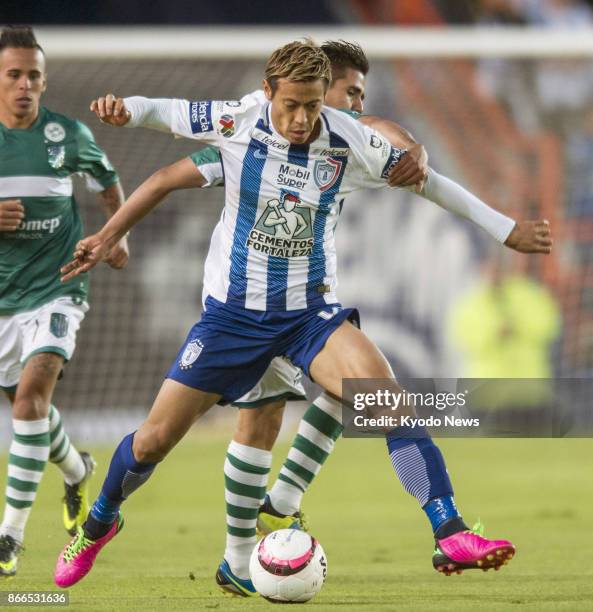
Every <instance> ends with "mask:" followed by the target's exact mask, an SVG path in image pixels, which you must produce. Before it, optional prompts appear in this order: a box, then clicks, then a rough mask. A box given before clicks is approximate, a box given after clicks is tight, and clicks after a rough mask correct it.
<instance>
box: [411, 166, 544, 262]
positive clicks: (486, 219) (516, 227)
mask: <svg viewBox="0 0 593 612" xmlns="http://www.w3.org/2000/svg"><path fill="white" fill-rule="evenodd" d="M420 195H421V196H422V197H424V198H426V199H427V200H430V201H432V202H434V203H435V204H438V205H439V206H440V207H441V208H444V209H445V210H448V211H449V212H452V213H455V214H457V215H459V216H460V217H464V218H466V219H469V220H470V221H472V222H473V223H475V224H476V225H478V226H479V227H481V228H482V229H483V230H485V231H486V232H488V234H490V236H492V237H493V238H494V239H495V240H497V241H498V242H502V243H504V244H505V245H506V246H508V247H509V248H511V249H514V250H515V251H519V252H520V253H550V252H551V250H552V238H551V231H550V224H549V223H548V222H547V221H545V220H544V221H515V220H514V219H511V218H510V217H507V216H506V215H503V214H502V213H500V212H498V211H497V210H495V209H494V208H492V207H490V206H488V204H486V203H485V202H483V201H482V200H480V198H478V197H476V196H475V195H474V194H473V193H470V192H469V191H467V190H466V189H464V188H463V187H462V186H461V185H459V184H458V183H456V182H455V181H452V180H451V179H450V178H447V177H446V176H443V175H441V174H438V172H435V171H434V170H433V169H432V168H431V169H430V171H429V173H428V177H427V180H426V183H425V186H424V188H423V190H422V192H421V194H420Z"/></svg>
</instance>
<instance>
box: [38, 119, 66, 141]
mask: <svg viewBox="0 0 593 612" xmlns="http://www.w3.org/2000/svg"><path fill="white" fill-rule="evenodd" d="M43 135H44V136H45V137H46V138H47V139H48V140H49V141H51V142H62V140H64V138H66V130H65V129H64V128H63V126H61V125H60V124H59V123H56V122H55V121H50V122H49V123H46V125H45V127H44V128H43Z"/></svg>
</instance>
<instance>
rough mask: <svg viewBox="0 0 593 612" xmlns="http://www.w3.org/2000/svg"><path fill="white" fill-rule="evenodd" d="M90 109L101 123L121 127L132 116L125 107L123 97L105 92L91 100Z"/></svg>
mask: <svg viewBox="0 0 593 612" xmlns="http://www.w3.org/2000/svg"><path fill="white" fill-rule="evenodd" d="M91 111H92V112H93V113H95V114H96V115H97V117H99V119H100V120H101V122H102V123H107V124H109V125H115V126H116V127H121V126H123V125H126V123H127V122H128V121H129V120H130V117H131V116H132V115H131V113H130V111H129V110H128V109H127V108H126V106H125V104H124V99H123V98H118V97H116V96H114V95H113V94H107V95H106V96H102V97H100V98H97V99H96V100H93V101H92V102H91Z"/></svg>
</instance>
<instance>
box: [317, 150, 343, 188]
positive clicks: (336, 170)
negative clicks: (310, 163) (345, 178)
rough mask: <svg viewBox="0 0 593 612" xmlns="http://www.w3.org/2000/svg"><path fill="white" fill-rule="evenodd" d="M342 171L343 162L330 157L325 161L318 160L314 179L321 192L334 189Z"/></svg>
mask: <svg viewBox="0 0 593 612" xmlns="http://www.w3.org/2000/svg"><path fill="white" fill-rule="evenodd" d="M341 169H342V162H341V161H338V160H337V159H332V158H331V157H329V158H328V159H326V160H325V161H323V160H320V159H319V160H317V161H316V162H315V166H314V167H313V178H314V179H315V184H316V185H317V187H319V191H327V190H328V189H329V188H330V187H333V185H334V184H335V182H336V181H337V180H338V176H340V170H341Z"/></svg>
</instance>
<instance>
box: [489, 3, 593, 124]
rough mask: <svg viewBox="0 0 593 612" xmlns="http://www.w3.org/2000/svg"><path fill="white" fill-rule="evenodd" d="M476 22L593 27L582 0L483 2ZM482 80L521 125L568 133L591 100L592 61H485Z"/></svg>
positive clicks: (592, 15)
mask: <svg viewBox="0 0 593 612" xmlns="http://www.w3.org/2000/svg"><path fill="white" fill-rule="evenodd" d="M478 23H480V24H482V25H509V24H515V25H518V24H525V25H529V26H535V27H540V28H555V29H565V30H566V29H568V30H575V29H581V28H590V27H592V26H593V9H592V8H591V6H590V5H589V4H587V3H586V2H584V0H482V2H481V4H480V11H479V17H478ZM480 84H481V86H482V90H483V91H484V92H485V93H487V94H489V95H491V96H493V97H496V98H497V99H499V100H500V101H501V102H503V103H504V104H505V105H506V106H507V107H508V108H509V110H510V112H511V114H512V116H513V117H514V119H515V121H516V122H517V124H518V126H519V127H520V128H521V129H523V130H525V131H527V132H534V131H536V130H537V129H538V128H542V127H543V128H546V129H554V130H558V131H560V132H561V133H562V134H563V135H566V134H567V132H569V131H570V130H571V129H573V128H574V125H575V122H578V120H579V117H578V113H579V112H580V110H581V109H582V108H583V107H584V106H586V105H587V104H588V103H589V101H591V99H592V92H593V63H592V62H590V61H585V60H583V61H581V60H562V59H559V60H539V61H537V62H532V61H521V60H505V59H496V58H495V59H485V60H482V61H481V62H480Z"/></svg>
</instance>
